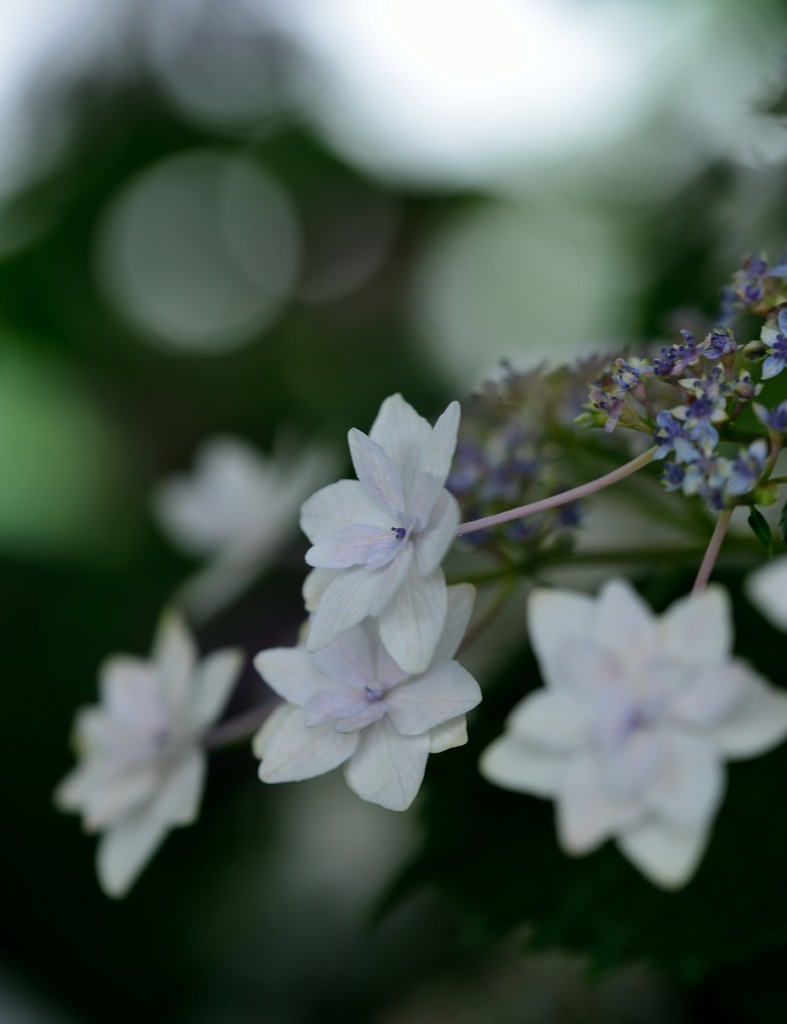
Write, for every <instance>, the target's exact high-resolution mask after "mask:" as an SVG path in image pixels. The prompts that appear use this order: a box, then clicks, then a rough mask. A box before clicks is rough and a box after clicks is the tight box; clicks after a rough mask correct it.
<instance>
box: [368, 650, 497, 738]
mask: <svg viewBox="0 0 787 1024" xmlns="http://www.w3.org/2000/svg"><path fill="white" fill-rule="evenodd" d="M385 700H386V702H387V704H388V714H389V716H390V719H391V721H392V722H393V723H394V725H395V726H396V728H397V731H398V732H399V733H401V735H402V736H418V735H420V734H421V733H424V732H429V730H430V729H434V728H435V726H438V725H442V724H443V722H448V721H450V720H451V719H452V718H456V717H457V716H458V715H463V714H465V713H466V712H467V711H470V709H471V708H474V707H475V706H476V705H477V704H479V703H480V702H481V688H480V687H479V685H478V683H477V682H476V681H475V679H473V677H472V676H471V675H470V673H469V672H468V671H467V670H466V669H464V668H462V666H461V665H460V664H459V663H458V662H456V661H444V662H441V663H440V664H439V665H435V667H434V668H432V669H430V670H429V671H428V672H427V673H426V674H425V675H423V676H421V678H420V679H416V680H414V681H413V682H408V683H400V684H399V686H395V687H394V688H393V689H392V690H389V691H388V692H387V693H386V695H385Z"/></svg>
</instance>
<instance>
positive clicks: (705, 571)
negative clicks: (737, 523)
mask: <svg viewBox="0 0 787 1024" xmlns="http://www.w3.org/2000/svg"><path fill="white" fill-rule="evenodd" d="M733 511H734V509H733V508H725V509H723V510H722V511H721V512H720V513H719V518H718V519H717V520H716V525H715V526H714V528H713V533H712V534H711V538H710V542H709V544H708V547H707V548H706V550H705V554H704V555H703V558H702V564H701V565H700V568H699V572H698V573H697V578H696V580H695V581H694V586H693V587H692V588H691V593H692V596H694V595H695V594H701V593H702V591H703V590H704V589H705V587H706V585H707V583H708V580H709V579H710V574H711V573H712V572H713V567H714V565H715V564H716V559H717V558H718V557H719V551H720V550H721V545H722V542H723V540H724V535H725V534H726V533H727V527H728V526H729V525H730V519H732V513H733Z"/></svg>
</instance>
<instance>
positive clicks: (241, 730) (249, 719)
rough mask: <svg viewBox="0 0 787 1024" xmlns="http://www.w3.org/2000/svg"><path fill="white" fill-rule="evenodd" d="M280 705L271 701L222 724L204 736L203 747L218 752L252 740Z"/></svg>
mask: <svg viewBox="0 0 787 1024" xmlns="http://www.w3.org/2000/svg"><path fill="white" fill-rule="evenodd" d="M278 703H279V702H278V701H276V700H270V701H267V702H266V703H265V704H258V705H257V706H256V707H253V708H249V709H248V710H247V711H242V712H241V713H240V714H239V715H236V716H235V718H228V719H227V720H226V721H225V722H220V723H219V724H218V725H217V726H215V727H214V728H213V729H211V730H210V732H208V733H206V734H205V736H203V738H202V742H203V745H204V746H205V748H206V749H207V750H216V749H217V748H218V747H229V746H231V745H232V744H234V743H239V742H240V741H241V740H246V739H250V738H251V737H252V736H253V735H254V734H255V733H256V732H257V730H258V729H259V728H260V726H261V725H262V724H263V722H264V721H265V719H266V718H267V717H268V715H269V714H270V713H271V711H273V709H274V708H275V707H276V706H277V704H278Z"/></svg>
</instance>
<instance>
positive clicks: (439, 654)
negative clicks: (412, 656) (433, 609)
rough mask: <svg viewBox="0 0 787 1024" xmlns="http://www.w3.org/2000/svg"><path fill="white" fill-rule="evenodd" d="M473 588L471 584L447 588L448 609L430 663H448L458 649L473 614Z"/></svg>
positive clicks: (460, 584)
mask: <svg viewBox="0 0 787 1024" xmlns="http://www.w3.org/2000/svg"><path fill="white" fill-rule="evenodd" d="M474 604H475V587H474V586H473V585H472V584H471V583H455V584H454V585H453V586H451V587H449V588H448V607H447V610H446V613H445V625H444V626H443V632H442V633H441V634H440V639H439V640H438V641H437V647H435V652H434V656H433V658H432V663H433V664H434V665H438V664H439V663H440V662H441V661H450V660H451V658H453V656H454V655H455V654H456V652H457V650H458V649H459V645H460V644H461V642H462V640H463V639H464V636H465V633H466V632H467V624H468V623H469V622H470V616H471V615H472V614H473V605H474Z"/></svg>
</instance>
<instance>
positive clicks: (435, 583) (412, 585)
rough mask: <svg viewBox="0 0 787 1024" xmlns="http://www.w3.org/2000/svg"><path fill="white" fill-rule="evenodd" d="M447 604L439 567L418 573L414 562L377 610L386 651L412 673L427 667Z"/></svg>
mask: <svg viewBox="0 0 787 1024" xmlns="http://www.w3.org/2000/svg"><path fill="white" fill-rule="evenodd" d="M447 606H448V598H447V594H446V585H445V579H444V577H443V573H442V570H441V569H435V571H434V572H433V573H430V574H429V576H421V575H420V573H419V572H418V571H417V569H416V568H415V567H414V566H413V568H412V569H411V571H410V573H409V575H408V577H407V579H406V580H405V582H404V583H403V584H402V586H401V587H400V588H399V589H398V590H397V592H396V594H395V595H394V596H393V598H392V599H391V600H390V602H389V603H388V604H387V605H386V606H385V607H384V608H383V609H382V610H381V611H380V613H379V616H380V637H381V639H382V641H383V643H384V644H385V646H386V647H387V648H388V653H389V654H390V655H391V657H392V658H393V659H394V661H395V662H397V663H398V664H399V665H401V667H402V668H403V669H406V670H407V671H408V672H410V673H411V674H415V673H416V672H423V671H424V670H425V669H426V668H428V666H429V664H430V662H431V661H432V658H433V657H434V652H435V649H436V647H437V643H438V641H439V639H440V635H441V633H442V632H443V626H444V625H445V616H446V610H447Z"/></svg>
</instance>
